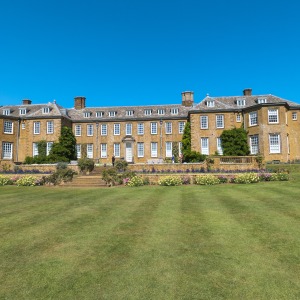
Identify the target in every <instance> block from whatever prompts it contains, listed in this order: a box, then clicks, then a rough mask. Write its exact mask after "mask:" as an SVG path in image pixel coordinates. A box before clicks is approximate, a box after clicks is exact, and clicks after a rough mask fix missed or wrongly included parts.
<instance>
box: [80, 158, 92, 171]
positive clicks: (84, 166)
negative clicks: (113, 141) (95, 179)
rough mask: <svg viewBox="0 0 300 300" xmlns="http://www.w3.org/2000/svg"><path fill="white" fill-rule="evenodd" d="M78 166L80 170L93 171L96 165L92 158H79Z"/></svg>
mask: <svg viewBox="0 0 300 300" xmlns="http://www.w3.org/2000/svg"><path fill="white" fill-rule="evenodd" d="M78 167H79V169H80V171H89V172H91V171H93V170H94V167H95V163H94V161H93V160H92V159H90V158H87V157H85V158H80V159H79V160H78Z"/></svg>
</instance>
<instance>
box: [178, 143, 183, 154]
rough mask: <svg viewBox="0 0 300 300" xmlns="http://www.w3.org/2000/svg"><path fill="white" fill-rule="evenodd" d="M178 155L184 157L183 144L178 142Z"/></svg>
mask: <svg viewBox="0 0 300 300" xmlns="http://www.w3.org/2000/svg"><path fill="white" fill-rule="evenodd" d="M178 154H179V156H181V155H182V142H178Z"/></svg>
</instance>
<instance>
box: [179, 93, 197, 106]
mask: <svg viewBox="0 0 300 300" xmlns="http://www.w3.org/2000/svg"><path fill="white" fill-rule="evenodd" d="M181 97H182V106H186V107H191V106H193V104H194V92H182V93H181Z"/></svg>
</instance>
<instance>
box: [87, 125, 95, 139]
mask: <svg viewBox="0 0 300 300" xmlns="http://www.w3.org/2000/svg"><path fill="white" fill-rule="evenodd" d="M86 135H87V136H93V135H94V125H93V124H88V125H86Z"/></svg>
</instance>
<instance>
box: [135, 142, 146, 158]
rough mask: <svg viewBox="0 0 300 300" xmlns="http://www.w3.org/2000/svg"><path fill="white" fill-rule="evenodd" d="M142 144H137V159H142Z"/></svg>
mask: <svg viewBox="0 0 300 300" xmlns="http://www.w3.org/2000/svg"><path fill="white" fill-rule="evenodd" d="M144 152H145V149H144V143H137V155H138V157H144V155H145V153H144Z"/></svg>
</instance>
